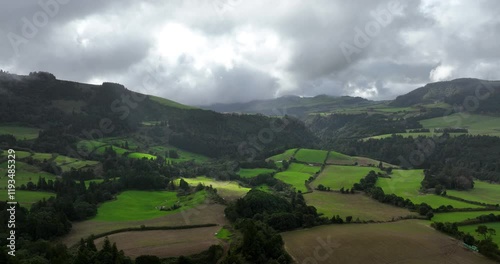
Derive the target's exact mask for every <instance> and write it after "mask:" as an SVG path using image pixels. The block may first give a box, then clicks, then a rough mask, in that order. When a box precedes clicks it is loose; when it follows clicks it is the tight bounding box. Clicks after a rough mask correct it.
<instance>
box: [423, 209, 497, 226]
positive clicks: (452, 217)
mask: <svg viewBox="0 0 500 264" xmlns="http://www.w3.org/2000/svg"><path fill="white" fill-rule="evenodd" d="M489 214H495V215H500V211H479V212H450V213H435V214H434V217H432V221H433V222H443V223H445V222H450V223H453V222H461V221H465V220H468V219H474V218H476V217H478V216H480V215H489ZM499 231H500V230H499Z"/></svg>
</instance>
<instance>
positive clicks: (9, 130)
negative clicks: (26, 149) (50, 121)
mask: <svg viewBox="0 0 500 264" xmlns="http://www.w3.org/2000/svg"><path fill="white" fill-rule="evenodd" d="M38 132H40V129H38V128H33V127H24V126H13V125H12V126H11V125H3V126H0V135H4V134H10V135H13V136H14V137H15V138H16V139H17V140H30V139H35V138H38Z"/></svg>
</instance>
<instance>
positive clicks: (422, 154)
mask: <svg viewBox="0 0 500 264" xmlns="http://www.w3.org/2000/svg"><path fill="white" fill-rule="evenodd" d="M337 143H338V144H337V145H336V149H337V150H339V151H340V152H343V153H346V154H348V155H352V156H365V157H370V158H373V159H377V160H383V161H385V162H388V163H391V164H395V165H399V166H402V167H406V168H410V167H411V168H416V169H425V179H424V181H423V182H422V186H423V187H424V188H434V187H435V186H436V185H438V184H440V185H442V186H443V187H445V188H446V189H464V190H466V189H470V188H473V179H480V180H484V181H494V182H500V138H498V137H491V136H471V135H461V136H457V137H450V136H449V135H448V134H446V133H445V134H443V135H442V136H440V137H433V138H427V137H418V138H415V139H414V138H405V137H402V136H397V135H393V136H392V137H388V138H384V139H370V140H364V141H362V140H357V141H353V140H349V141H338V142H337Z"/></svg>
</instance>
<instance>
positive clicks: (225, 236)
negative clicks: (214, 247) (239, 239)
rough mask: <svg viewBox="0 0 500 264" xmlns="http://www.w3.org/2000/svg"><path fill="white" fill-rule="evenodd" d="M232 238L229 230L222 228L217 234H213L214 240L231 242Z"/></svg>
mask: <svg viewBox="0 0 500 264" xmlns="http://www.w3.org/2000/svg"><path fill="white" fill-rule="evenodd" d="M232 236H233V233H231V231H229V229H226V228H224V227H223V228H221V229H220V230H219V231H217V233H216V234H215V237H216V238H218V239H222V240H225V241H229V240H231V237H232Z"/></svg>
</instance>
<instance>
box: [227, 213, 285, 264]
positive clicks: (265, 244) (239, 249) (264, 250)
mask: <svg viewBox="0 0 500 264" xmlns="http://www.w3.org/2000/svg"><path fill="white" fill-rule="evenodd" d="M235 227H236V228H237V229H238V230H239V231H240V232H241V233H242V236H243V238H242V239H241V240H240V241H236V242H234V243H231V246H230V248H229V252H228V255H227V256H226V257H225V258H224V259H223V260H222V262H221V263H223V264H233V263H257V264H267V263H273V264H278V263H280V264H288V263H292V258H291V257H290V255H288V253H287V252H286V250H285V248H284V242H283V239H282V237H281V235H280V234H279V233H278V232H276V231H275V229H273V228H271V227H270V226H269V225H267V224H266V223H264V222H262V221H260V220H254V219H239V220H238V222H237V223H235Z"/></svg>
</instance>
